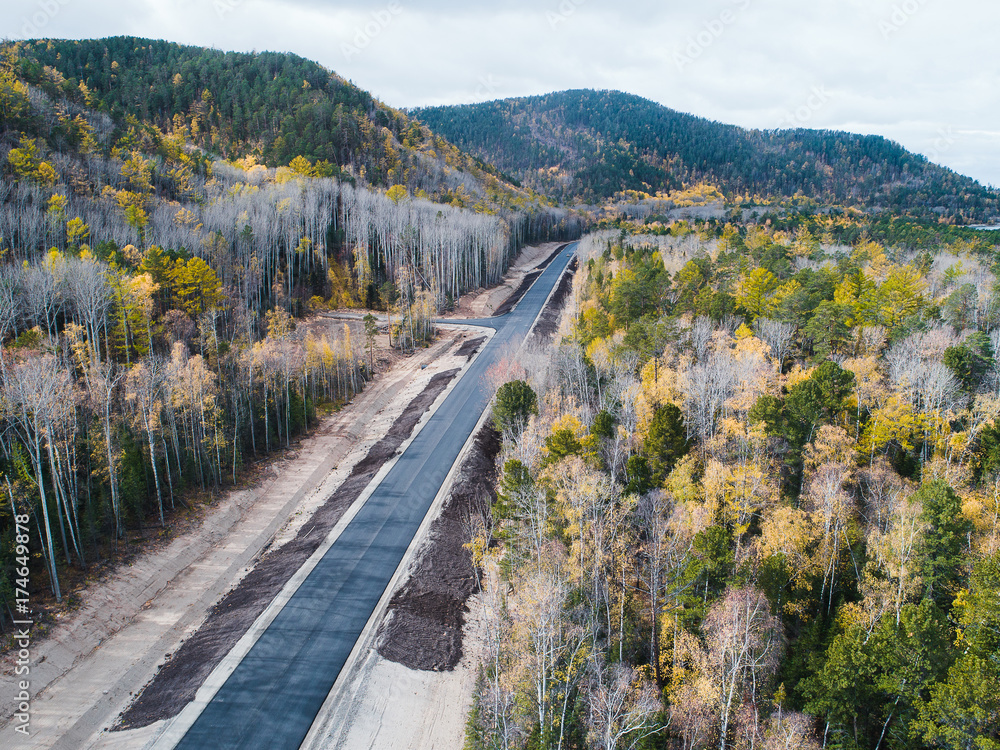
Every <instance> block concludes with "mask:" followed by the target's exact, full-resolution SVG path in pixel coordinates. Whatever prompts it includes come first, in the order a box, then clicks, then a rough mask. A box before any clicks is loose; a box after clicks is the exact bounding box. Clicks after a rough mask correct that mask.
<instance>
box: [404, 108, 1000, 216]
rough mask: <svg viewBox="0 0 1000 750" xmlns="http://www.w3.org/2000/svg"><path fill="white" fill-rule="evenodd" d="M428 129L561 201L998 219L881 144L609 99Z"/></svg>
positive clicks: (992, 203) (894, 147)
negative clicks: (686, 196)
mask: <svg viewBox="0 0 1000 750" xmlns="http://www.w3.org/2000/svg"><path fill="white" fill-rule="evenodd" d="M414 115H415V116H416V117H417V118H419V119H420V120H421V121H422V122H425V123H426V124H427V125H428V126H430V127H431V128H432V129H433V130H434V131H435V132H437V133H440V134H442V135H443V136H445V137H446V138H448V139H449V140H451V141H453V142H454V143H456V144H457V145H458V146H459V147H460V148H462V149H466V150H468V151H471V152H472V153H475V154H478V155H479V156H481V157H482V158H484V159H487V160H489V161H491V162H493V163H494V164H496V165H497V166H498V167H500V168H501V169H502V170H504V171H506V172H508V173H510V174H512V175H514V176H516V177H517V178H518V179H520V180H521V181H522V182H523V183H524V184H525V185H526V186H529V187H532V188H534V189H536V190H540V191H547V192H548V193H549V194H550V195H554V196H557V197H559V198H560V199H561V200H565V201H570V200H574V199H578V200H582V201H584V202H588V203H601V202H603V201H604V200H606V199H608V198H611V197H612V196H614V195H615V194H617V193H620V192H622V191H626V190H636V191H642V192H646V193H650V194H654V195H655V194H657V193H666V192H669V191H672V190H677V189H679V188H680V187H681V186H682V185H693V184H697V183H699V182H703V181H708V182H714V183H715V184H717V185H719V186H720V187H721V188H722V189H723V191H724V192H725V193H726V194H727V196H729V197H730V198H731V199H734V198H736V197H737V196H744V197H746V196H750V197H753V196H765V197H767V196H770V197H781V196H783V197H788V198H790V197H793V196H796V195H805V196H808V197H811V198H814V199H816V200H819V201H821V202H824V203H840V204H846V205H856V206H863V207H867V208H875V207H879V208H882V209H888V210H891V211H892V212H893V213H897V214H901V213H909V214H913V215H917V216H922V217H930V218H934V219H936V218H938V217H939V216H945V217H948V218H950V219H951V220H953V221H957V222H958V223H966V222H970V221H981V220H984V219H986V218H987V217H990V216H996V215H997V214H998V213H1000V201H998V197H997V194H996V192H995V191H991V190H987V189H986V188H983V187H982V186H981V185H979V184H978V183H976V182H975V181H974V180H972V179H970V178H968V177H963V176H961V175H958V174H955V173H954V172H952V171H951V170H949V169H945V168H943V167H940V166H937V165H934V164H931V163H929V162H928V161H927V160H926V159H925V158H924V157H922V156H918V155H916V154H912V153H909V152H908V151H906V150H905V149H903V148H902V147H901V146H900V145H899V144H897V143H893V142H892V141H889V140H887V139H885V138H881V137H878V136H860V135H854V134H851V133H840V132H832V131H819V130H804V129H798V130H745V129H743V128H738V127H735V126H731V125H723V124H721V123H716V122H711V121H709V120H705V119H702V118H699V117H694V116H692V115H687V114H683V113H680V112H675V111H673V110H670V109H668V108H666V107H663V106H660V105H658V104H656V103H655V102H650V101H648V100H645V99H642V98H640V97H637V96H632V95H629V94H623V93H621V92H616V91H589V90H583V91H564V92H559V93H554V94H548V95H545V96H537V97H527V98H523V99H508V100H503V101H495V102H486V103H481V104H470V105H462V106H454V107H430V108H426V109H420V110H417V111H415V112H414Z"/></svg>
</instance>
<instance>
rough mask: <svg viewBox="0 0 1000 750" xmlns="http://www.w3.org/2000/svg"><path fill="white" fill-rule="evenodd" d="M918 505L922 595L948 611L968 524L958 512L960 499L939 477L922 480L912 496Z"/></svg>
mask: <svg viewBox="0 0 1000 750" xmlns="http://www.w3.org/2000/svg"><path fill="white" fill-rule="evenodd" d="M913 499H914V501H919V502H920V504H921V507H922V511H921V520H922V521H924V523H926V524H927V533H926V534H925V535H924V537H923V542H922V543H921V545H920V549H919V551H918V560H919V563H920V568H921V574H922V575H923V579H924V586H925V590H924V595H925V596H926V597H927V598H928V599H930V600H931V601H933V602H935V603H936V604H937V605H938V606H939V607H941V608H942V609H943V610H946V611H947V610H950V609H951V603H952V599H953V597H954V595H955V594H956V593H958V589H959V585H960V581H961V580H962V569H963V568H964V566H965V559H966V555H965V546H966V539H967V535H968V533H969V531H970V530H971V527H970V524H969V522H968V521H966V520H965V518H964V517H963V515H962V500H961V498H960V497H959V496H958V495H957V494H955V491H954V490H953V489H952V488H951V486H950V485H949V484H948V483H947V482H945V481H944V480H943V479H935V480H932V481H930V482H925V483H924V484H922V485H921V486H920V489H919V490H917V492H916V493H915V494H914V496H913Z"/></svg>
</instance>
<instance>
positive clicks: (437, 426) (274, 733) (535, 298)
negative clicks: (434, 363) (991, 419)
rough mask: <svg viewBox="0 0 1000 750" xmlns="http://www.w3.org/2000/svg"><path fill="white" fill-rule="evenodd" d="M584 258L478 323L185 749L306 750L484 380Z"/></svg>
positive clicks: (553, 266) (548, 272)
mask: <svg viewBox="0 0 1000 750" xmlns="http://www.w3.org/2000/svg"><path fill="white" fill-rule="evenodd" d="M575 249H576V244H575V243H571V244H569V245H567V246H566V248H565V249H564V250H563V252H561V253H560V254H559V256H558V257H557V258H556V259H555V260H554V261H552V263H550V264H549V266H548V268H546V269H545V271H544V272H543V273H542V275H541V276H539V278H538V279H537V280H536V281H535V283H534V285H533V286H532V287H531V289H529V290H528V292H527V293H526V294H525V295H524V297H523V298H522V299H521V301H520V303H518V305H517V307H515V308H514V310H513V311H511V312H510V313H508V314H507V315H504V316H502V317H499V318H490V319H487V320H480V321H475V322H476V323H477V324H480V325H486V326H490V327H492V328H495V329H496V335H494V337H493V338H492V339H491V340H490V342H489V343H488V344H487V345H486V347H485V348H484V349H483V351H482V352H481V353H480V355H479V357H478V358H477V359H476V361H475V362H473V364H472V366H471V367H470V368H469V369H468V370H467V371H466V372H465V374H464V376H463V377H462V378H461V380H460V381H459V382H458V383H457V385H456V386H455V387H454V389H453V390H452V391H451V393H450V394H449V395H448V397H447V399H446V400H445V402H444V403H443V404H442V405H441V407H440V408H439V409H438V410H437V412H435V413H434V415H433V416H432V417H431V419H430V420H429V421H428V423H427V424H426V425H425V426H424V428H423V429H422V430H421V431H420V433H419V434H418V435H417V437H416V438H415V439H414V440H413V442H412V443H411V444H410V446H409V447H408V448H407V449H406V451H405V452H404V453H403V454H402V456H400V458H399V460H398V461H397V463H396V465H395V466H393V468H392V469H391V470H390V471H389V473H388V474H387V475H386V477H385V479H383V481H382V482H381V484H380V485H379V486H378V488H377V489H376V490H375V491H374V493H373V494H372V495H371V497H370V498H369V499H368V501H367V502H366V503H365V505H364V507H363V508H362V509H361V510H360V511H359V512H358V514H357V515H356V516H355V518H354V520H353V521H352V522H351V523H350V525H349V526H347V528H346V529H344V531H343V533H342V534H341V535H340V537H339V538H338V539H337V541H336V542H335V543H334V544H333V545H332V546H331V547H330V549H329V551H328V552H327V553H326V555H325V556H324V557H323V559H322V560H320V562H319V563H318V564H317V565H316V567H315V568H314V569H313V571H312V572H311V573H310V574H309V576H308V578H306V580H305V581H304V582H303V583H302V585H301V586H300V587H299V589H298V590H297V591H296V592H295V594H294V595H293V596H292V598H291V599H290V600H289V601H288V603H287V604H286V605H285V606H284V607H283V608H282V610H281V611H280V612H279V613H278V615H277V617H276V618H275V619H274V621H273V622H272V623H271V625H270V627H268V628H267V630H266V631H264V633H263V634H262V635H261V637H260V638H259V640H258V641H257V642H256V643H255V644H254V646H253V647H252V648H251V649H250V652H249V653H248V654H247V655H246V657H244V659H243V661H242V662H240V664H239V666H238V667H237V668H236V670H235V671H234V672H233V673H232V675H231V676H230V677H229V679H228V680H227V681H226V683H225V684H224V685H223V686H222V687H221V688H220V689H219V691H218V693H216V695H215V697H214V698H213V699H212V701H211V702H210V703H209V704H208V705H207V706H206V707H205V710H204V711H203V712H202V713H201V715H200V716H199V717H198V718H197V720H195V722H194V724H193V725H192V726H191V728H190V729H189V730H188V732H187V734H185V735H184V737H183V738H182V739H181V741H180V742H179V743H178V745H177V747H178V748H182V749H183V750H204V749H205V748H219V749H220V750H221V749H222V748H254V749H255V750H256V749H257V748H267V749H268V750H283V749H284V748H288V749H289V750H292V749H294V748H298V747H299V745H300V744H301V743H302V740H303V739H304V738H305V736H306V734H307V733H308V731H309V727H310V726H311V725H312V723H313V720H314V719H315V718H316V715H317V713H319V710H320V708H321V707H322V705H323V702H324V701H325V700H326V697H327V694H328V693H329V692H330V689H331V688H332V687H333V684H334V682H335V681H336V679H337V676H338V675H339V674H340V670H341V669H342V668H343V666H344V663H345V662H346V660H347V657H348V656H349V655H350V653H351V650H352V649H353V648H354V644H355V643H356V642H357V640H358V638H359V637H360V636H361V633H362V631H363V630H364V627H365V625H366V623H367V622H368V619H369V617H371V614H372V612H374V610H375V607H376V605H377V604H378V601H379V599H380V598H381V597H382V594H383V592H384V591H385V589H386V586H388V584H389V581H390V580H391V579H392V577H393V574H394V573H395V572H396V569H397V567H398V566H399V564H400V562H401V560H402V559H403V555H404V554H405V552H406V549H407V548H408V547H409V545H410V542H411V541H412V540H413V537H414V535H415V534H416V532H417V529H418V528H419V526H420V524H421V522H422V521H423V519H424V517H425V516H426V515H427V511H428V510H429V509H430V506H431V503H432V502H433V500H434V498H435V496H436V495H437V493H438V490H439V489H440V488H441V485H442V484H443V483H444V480H445V477H446V476H447V474H448V472H449V471H450V470H451V467H452V465H453V464H454V462H455V461H456V459H457V458H458V454H459V452H460V451H461V449H462V446H463V445H464V444H465V442H466V440H467V439H468V437H469V435H471V434H472V430H473V429H474V428H475V426H476V423H477V422H478V421H479V418H480V417H481V416H482V413H483V411H484V410H485V409H486V406H487V405H488V403H489V400H490V398H491V397H492V395H493V394H492V393H489V392H488V389H487V386H486V385H485V381H484V378H483V375H484V374H485V372H486V370H487V369H488V368H489V367H490V366H491V365H492V364H493V363H494V362H495V361H496V360H497V358H498V356H499V355H500V354H501V353H502V352H504V351H508V350H509V347H510V346H511V345H515V346H516V345H519V344H520V343H521V342H522V341H523V340H524V337H525V336H526V335H527V333H528V331H529V330H530V328H531V325H532V324H533V323H534V321H535V318H536V317H538V314H539V313H540V312H541V309H542V306H543V305H544V304H545V300H546V299H547V298H548V295H549V293H550V292H551V291H552V289H553V288H554V286H555V284H556V282H557V281H558V279H559V276H560V275H561V274H562V272H563V269H565V268H566V265H567V264H568V263H569V261H570V258H571V257H572V255H573V252H574V251H575ZM448 322H451V323H460V322H472V321H448Z"/></svg>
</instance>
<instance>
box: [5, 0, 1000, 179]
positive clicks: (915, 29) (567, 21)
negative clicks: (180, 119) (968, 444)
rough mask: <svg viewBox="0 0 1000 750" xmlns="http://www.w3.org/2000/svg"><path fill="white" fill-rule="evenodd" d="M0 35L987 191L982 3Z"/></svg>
mask: <svg viewBox="0 0 1000 750" xmlns="http://www.w3.org/2000/svg"><path fill="white" fill-rule="evenodd" d="M4 6H5V11H4V13H3V16H2V17H0V36H3V37H6V38H13V39H23V38H35V37H43V36H51V37H74V38H83V37H102V36H113V35H120V34H132V35H137V36H145V37H155V38H165V39H170V40H172V41H176V42H182V43H186V44H196V45H204V46H211V47H216V48H219V49H224V50H278V51H289V52H295V53H297V54H299V55H302V56H304V57H308V58H310V59H313V60H316V61H318V62H320V63H322V64H323V65H325V66H326V67H328V68H330V69H332V70H334V71H336V72H337V73H339V74H340V75H342V76H344V77H345V78H348V79H350V80H352V81H353V82H354V83H356V84H358V85H359V86H361V87H362V88H365V89H367V90H369V91H371V92H372V93H373V94H375V95H376V96H377V97H378V98H379V99H381V100H382V101H384V102H386V103H387V104H390V105H392V106H395V107H414V106H420V105H428V104H453V103H466V102H475V101H483V100H489V99H497V98H503V97H509V96H524V95H530V94H542V93H547V92H550V91H559V90H562V89H568V88H598V89H619V90H622V91H627V92H630V93H633V94H639V95H640V96H644V97H646V98H648V99H652V100H654V101H657V102H660V103H661V104H664V105H666V106H668V107H672V108H674V109H677V110H681V111H684V112H690V113H692V114H696V115H700V116H703V117H708V118H710V119H714V120H719V121H721V122H727V123H734V124H737V125H743V126H745V127H755V128H776V127H808V128H833V129H842V130H849V131H853V132H858V133H877V134H880V135H885V136H887V137H889V138H892V139H894V140H897V141H899V142H901V143H902V144H903V145H904V146H906V147H907V148H909V149H912V150H914V151H918V152H920V153H923V154H925V155H926V156H928V157H929V158H931V159H932V160H933V161H936V162H938V163H941V164H944V165H946V166H949V167H951V168H952V169H955V170H956V171H958V172H961V173H963V174H968V175H970V176H972V177H975V178H976V179H978V180H980V181H981V182H983V183H984V184H992V185H996V186H1000V45H998V44H997V42H996V30H997V29H998V28H1000V3H997V2H996V0H698V1H695V2H691V1H690V0H632V1H630V0H620V1H619V2H608V1H607V0H494V2H492V3H475V2H468V0H466V1H465V2H460V1H459V0H385V2H382V0H377V1H376V2H363V1H362V0H343V1H342V2H332V1H331V0H5V2H4Z"/></svg>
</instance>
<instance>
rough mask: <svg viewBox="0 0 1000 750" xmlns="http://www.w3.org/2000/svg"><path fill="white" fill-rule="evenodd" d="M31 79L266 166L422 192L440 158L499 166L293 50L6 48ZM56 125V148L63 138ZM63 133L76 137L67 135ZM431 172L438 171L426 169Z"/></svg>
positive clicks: (118, 118)
mask: <svg viewBox="0 0 1000 750" xmlns="http://www.w3.org/2000/svg"><path fill="white" fill-rule="evenodd" d="M11 48H13V49H14V50H16V51H17V54H18V55H19V73H20V75H21V76H22V77H23V78H24V79H25V81H26V82H28V83H29V84H31V85H33V86H37V87H38V88H40V89H41V90H42V91H44V92H46V93H48V94H49V95H52V96H65V97H67V98H68V99H69V100H70V102H72V103H73V104H76V105H78V106H86V107H92V108H95V109H98V110H100V111H101V112H104V113H106V114H108V115H110V117H111V120H112V121H113V122H115V123H122V122H125V121H126V119H127V117H128V116H131V117H134V118H136V119H138V120H140V121H142V122H144V123H148V124H151V125H155V126H156V127H158V128H159V129H160V130H161V131H163V132H165V133H171V132H172V133H175V134H183V135H184V136H185V137H186V138H187V140H188V141H189V142H191V143H192V144H194V145H197V146H199V147H200V148H202V149H204V150H205V151H206V152H208V153H210V154H215V155H218V156H222V157H225V158H228V159H235V158H242V157H245V156H251V155H252V156H254V157H255V158H256V159H257V160H258V161H259V162H260V163H262V164H265V165H267V166H270V167H277V166H281V165H286V164H288V163H289V162H291V161H292V159H294V158H295V157H298V156H301V157H304V158H306V159H309V160H310V161H313V162H317V161H323V162H328V163H329V165H330V166H329V167H327V170H328V172H329V174H332V175H338V176H339V175H340V174H341V169H344V170H346V172H347V174H348V175H353V176H356V177H359V178H363V179H364V180H366V181H367V182H368V183H370V184H372V185H378V186H382V187H388V186H390V185H393V184H403V185H407V186H408V187H409V188H410V189H417V188H419V187H422V186H423V185H422V184H421V183H420V178H421V177H424V174H423V173H424V172H426V171H428V167H429V164H428V162H430V163H433V162H435V161H440V162H441V163H442V166H443V165H444V164H447V165H448V166H451V167H454V168H456V169H458V170H461V171H466V172H470V173H472V174H473V175H474V176H476V177H477V178H483V177H485V176H486V175H490V174H492V175H494V176H497V172H496V170H495V169H493V168H492V167H490V166H489V165H487V164H485V163H483V162H482V161H478V160H476V159H473V158H471V157H469V156H467V155H466V154H464V153H462V152H460V151H459V150H458V149H456V148H455V147H454V146H452V145H451V144H449V143H447V142H446V141H445V140H444V139H442V138H440V137H437V136H435V135H434V134H433V133H431V132H430V131H428V130H427V129H426V128H422V127H420V125H418V124H417V123H414V122H413V121H411V120H410V119H409V118H407V117H406V116H405V115H404V114H403V113H401V112H399V111H397V110H394V109H392V108H391V107H388V106H386V105H385V104H383V103H381V102H378V101H376V100H375V99H374V98H372V96H371V95H370V94H369V93H368V92H366V91H362V90H361V89H359V88H357V87H356V86H354V85H353V84H351V83H348V82H347V81H345V80H343V79H342V78H340V77H338V76H337V75H336V74H334V73H331V72H330V71H328V70H326V69H325V68H323V67H321V66H320V65H318V64H316V63H314V62H312V61H310V60H306V59H304V58H301V57H298V56H297V55H293V54H289V53H276V52H261V53H236V52H221V51H219V50H214V49H206V48H201V47H189V46H183V45H179V44H174V43H171V42H165V41H158V40H152V39H139V38H135V37H114V38H109V39H100V40H41V41H37V42H24V43H19V44H16V45H8V49H11ZM59 135H61V134H56V138H57V140H56V142H55V143H53V145H54V146H58V145H59V143H60V141H59ZM67 137H68V138H69V140H70V142H72V135H71V134H67ZM432 171H433V170H432Z"/></svg>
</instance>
